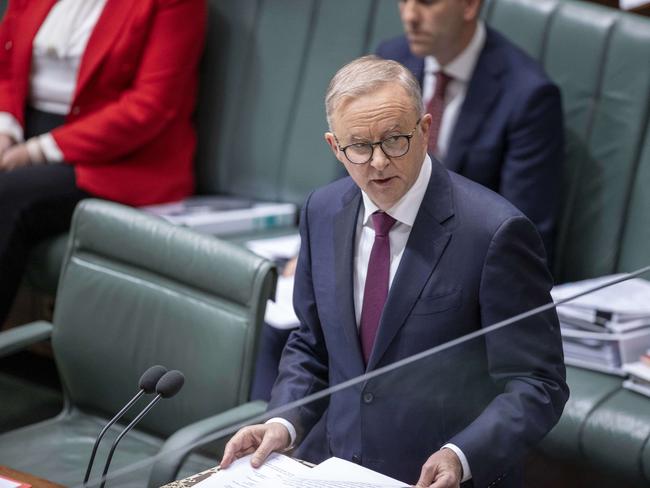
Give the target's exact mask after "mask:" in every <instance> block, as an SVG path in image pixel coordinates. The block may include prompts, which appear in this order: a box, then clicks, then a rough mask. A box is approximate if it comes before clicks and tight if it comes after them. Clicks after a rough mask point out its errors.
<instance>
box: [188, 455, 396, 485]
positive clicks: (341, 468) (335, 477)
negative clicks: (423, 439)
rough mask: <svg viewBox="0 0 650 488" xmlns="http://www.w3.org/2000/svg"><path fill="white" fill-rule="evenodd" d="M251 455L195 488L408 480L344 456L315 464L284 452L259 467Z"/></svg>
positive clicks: (361, 483) (218, 472) (385, 483)
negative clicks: (366, 466) (398, 478)
mask: <svg viewBox="0 0 650 488" xmlns="http://www.w3.org/2000/svg"><path fill="white" fill-rule="evenodd" d="M250 458H251V456H246V457H243V458H241V459H238V460H237V461H235V462H234V463H233V464H232V465H231V466H230V467H229V468H228V469H224V470H221V471H217V472H216V473H215V474H213V475H212V476H210V477H209V478H207V479H205V480H203V481H201V482H200V483H197V484H196V485H194V486H195V488H397V487H404V486H405V483H402V482H400V481H397V480H394V479H392V478H389V477H388V476H384V475H382V474H379V473H376V472H375V471H372V470H370V469H367V468H364V467H363V466H359V465H357V464H354V463H351V462H349V461H344V460H343V459H338V458H330V459H328V460H327V461H324V462H322V463H321V464H319V465H318V466H315V467H314V468H309V467H307V466H305V465H304V464H302V463H300V462H298V461H296V460H294V459H292V458H290V457H288V456H284V455H282V454H272V455H271V456H269V458H268V459H267V460H266V462H265V463H264V464H263V465H262V466H261V467H259V468H257V469H255V468H253V467H252V466H251V464H250Z"/></svg>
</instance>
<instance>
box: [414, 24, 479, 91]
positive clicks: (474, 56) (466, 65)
mask: <svg viewBox="0 0 650 488" xmlns="http://www.w3.org/2000/svg"><path fill="white" fill-rule="evenodd" d="M485 37H486V33H485V25H484V24H483V21H478V24H477V26H476V31H474V35H473V36H472V40H471V41H469V44H468V45H467V47H466V48H465V49H464V50H463V51H462V52H461V53H460V54H459V55H458V56H456V57H455V58H454V59H452V60H451V62H450V63H449V64H447V65H446V66H444V67H443V69H444V72H445V73H447V74H448V75H450V76H451V77H452V78H453V79H454V80H458V81H462V82H464V83H468V82H469V80H470V78H471V77H472V73H473V72H474V67H475V66H476V63H477V61H478V57H479V55H480V54H481V51H482V50H483V46H485ZM424 70H425V71H426V72H427V73H436V72H438V71H439V70H440V65H439V64H438V61H436V58H434V57H433V56H427V57H425V58H424Z"/></svg>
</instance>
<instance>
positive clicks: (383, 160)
mask: <svg viewBox="0 0 650 488" xmlns="http://www.w3.org/2000/svg"><path fill="white" fill-rule="evenodd" d="M389 164H390V159H389V158H388V156H386V154H385V153H384V151H383V149H382V148H381V145H380V144H377V145H376V146H373V147H372V158H371V159H370V165H371V166H372V167H373V168H375V169H376V170H377V171H383V170H384V168H385V167H386V166H388V165H389Z"/></svg>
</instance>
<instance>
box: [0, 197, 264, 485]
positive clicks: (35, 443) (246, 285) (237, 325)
mask: <svg viewBox="0 0 650 488" xmlns="http://www.w3.org/2000/svg"><path fill="white" fill-rule="evenodd" d="M274 284H275V268H274V267H273V266H272V265H271V264H270V263H269V262H268V261H266V260H264V259H262V258H259V257H257V256H255V255H253V254H251V253H249V252H247V251H245V250H244V249H242V248H240V247H238V246H235V245H232V244H229V243H226V242H223V241H220V240H218V239H215V238H212V237H208V236H204V235H200V234H197V233H194V232H192V231H190V230H187V229H184V228H179V227H175V226H172V225H170V224H168V223H166V222H164V221H162V220H159V219H157V218H154V217H151V216H147V215H145V214H143V213H142V212H139V211H137V210H134V209H131V208H128V207H124V206H121V205H117V204H113V203H108V202H104V201H99V200H87V201H84V202H82V203H81V204H80V205H79V206H78V208H77V210H76V212H75V216H74V219H73V223H72V228H71V233H70V241H69V244H68V248H67V252H66V258H65V261H64V266H63V270H62V273H61V281H60V284H59V291H58V294H57V300H56V307H55V314H54V322H53V324H52V325H50V324H48V323H43V322H40V323H34V324H30V325H26V326H22V327H18V328H16V329H11V330H9V331H7V332H4V333H2V334H0V355H5V354H8V353H10V352H13V351H15V350H17V349H19V348H21V347H24V346H25V345H27V344H29V343H32V342H36V341H39V340H43V339H47V338H49V337H50V335H51V340H52V347H53V350H54V355H55V359H56V363H57V366H58V369H59V372H60V376H61V380H62V384H63V387H64V391H65V395H66V406H65V408H64V410H63V412H62V413H61V414H60V415H59V416H58V417H56V418H53V419H50V420H46V421H44V422H41V423H38V424H33V425H30V426H28V427H24V428H21V429H17V430H14V431H11V432H8V433H6V434H3V435H1V436H0V460H2V463H3V464H5V465H8V466H11V467H12V468H15V469H18V470H21V471H26V472H30V473H33V474H35V475H38V476H41V477H44V478H46V479H50V480H52V481H55V482H58V483H61V484H64V485H77V484H79V483H80V482H81V480H82V478H83V473H84V471H85V465H86V462H87V460H88V458H89V456H90V448H91V447H92V443H93V442H94V438H95V437H96V435H97V434H98V433H99V430H100V428H101V426H102V425H103V424H104V423H105V422H106V421H107V418H110V417H111V416H112V415H113V414H114V413H115V412H117V411H118V410H119V409H120V408H121V406H122V405H123V404H125V403H126V401H127V400H128V399H129V398H130V397H131V396H132V395H134V394H135V391H136V390H137V382H138V378H139V377H140V375H141V373H142V372H143V371H144V370H145V369H146V368H147V367H149V366H151V365H153V364H163V365H165V366H167V367H168V368H169V369H180V370H181V371H183V372H184V373H185V375H186V382H185V386H184V388H183V390H181V392H180V393H179V394H178V395H177V396H176V397H174V398H172V399H170V400H164V401H163V402H161V404H160V405H158V406H157V407H156V408H155V409H154V410H153V411H152V412H151V413H150V414H149V415H148V416H147V417H145V418H144V419H143V421H142V422H141V423H140V424H139V426H138V431H137V432H132V433H131V434H129V435H128V436H127V437H126V438H125V439H124V441H123V443H122V444H120V447H119V448H118V451H117V454H116V457H115V458H114V460H113V464H112V468H115V469H117V468H119V467H120V466H125V465H127V464H130V463H133V462H136V461H139V460H143V459H146V458H147V457H149V456H152V455H154V454H156V453H158V452H159V451H161V450H164V451H169V450H170V449H171V448H172V447H178V446H182V445H184V444H187V443H189V442H192V441H193V440H194V439H197V438H200V437H201V435H202V434H204V433H206V432H209V431H211V430H213V429H217V428H220V427H222V426H227V425H230V424H233V423H237V422H239V421H243V420H245V419H246V418H250V417H251V416H253V415H257V414H259V413H261V412H263V410H264V408H265V405H264V403H263V402H255V403H248V404H247V403H245V402H246V400H247V397H248V391H249V387H250V380H251V372H252V369H253V361H254V357H255V348H256V339H257V337H258V335H259V334H258V330H259V327H260V325H261V322H262V318H263V315H264V308H265V304H266V301H267V299H268V298H269V297H270V296H271V294H272V292H273V288H274ZM4 401H10V399H5V398H3V402H4ZM147 401H148V400H147ZM140 406H142V402H141V403H140ZM233 409H234V410H233ZM137 410H138V409H135V410H134V411H135V412H136V413H137ZM133 415H134V414H133ZM133 415H132V416H133ZM205 419H209V420H205ZM120 429H121V427H120V428H119V429H118V428H117V427H116V428H114V429H112V431H111V432H110V434H109V435H108V437H109V438H108V439H107V441H105V445H104V448H103V450H101V451H100V453H99V455H98V464H99V468H96V469H97V470H98V471H99V472H101V469H100V468H101V466H102V465H103V463H104V459H105V454H106V451H107V449H108V447H109V446H110V442H111V441H112V439H113V438H114V437H115V436H116V434H117V432H119V430H120ZM170 436H171V437H170ZM165 439H168V440H167V441H165ZM25 453H29V455H27V456H26V455H25ZM185 454H186V453H185V452H182V451H181V452H178V453H176V456H171V455H169V456H167V457H165V459H164V460H161V461H160V462H159V463H157V465H156V468H155V470H152V468H151V466H146V467H144V468H142V469H140V470H139V471H138V472H137V473H131V474H129V476H126V477H124V478H120V480H119V482H118V481H114V482H113V486H118V485H119V486H143V485H145V484H146V483H147V479H149V480H150V483H151V486H157V485H159V484H161V483H163V482H166V481H171V479H173V477H174V475H175V474H176V470H177V468H178V465H180V463H181V461H182V459H183V458H184V455H185ZM212 456H213V457H210V458H206V457H202V456H199V455H193V456H190V457H189V458H188V459H187V461H186V462H185V466H184V470H183V473H190V472H197V471H199V470H200V469H202V468H205V467H208V466H210V465H214V464H215V463H216V459H217V453H216V452H215V453H212Z"/></svg>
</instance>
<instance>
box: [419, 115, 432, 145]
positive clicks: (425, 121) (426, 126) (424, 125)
mask: <svg viewBox="0 0 650 488" xmlns="http://www.w3.org/2000/svg"><path fill="white" fill-rule="evenodd" d="M420 129H421V130H422V136H423V137H424V140H425V141H428V140H429V131H430V130H431V114H424V115H423V116H422V118H421V119H420Z"/></svg>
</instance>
